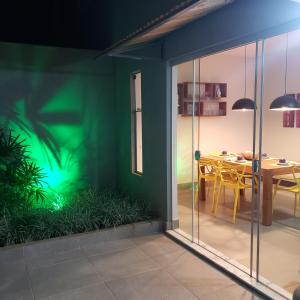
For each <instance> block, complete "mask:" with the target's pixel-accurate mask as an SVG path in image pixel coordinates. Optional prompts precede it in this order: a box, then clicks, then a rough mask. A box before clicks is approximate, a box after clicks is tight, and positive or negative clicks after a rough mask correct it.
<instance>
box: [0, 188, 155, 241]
mask: <svg viewBox="0 0 300 300" xmlns="http://www.w3.org/2000/svg"><path fill="white" fill-rule="evenodd" d="M149 218H150V217H149V214H148V208H147V206H146V205H145V203H144V202H141V201H137V200H136V199H133V198H130V197H128V196H126V195H123V194H121V193H119V192H117V191H114V190H104V191H102V192H99V193H97V192H96V191H94V190H92V189H89V190H86V191H83V192H81V193H79V194H78V195H76V196H74V197H73V198H72V199H70V200H69V201H67V203H66V204H65V206H63V207H62V208H61V209H60V210H55V209H51V208H46V207H42V208H31V207H26V206H25V207H24V206H23V207H21V208H19V209H16V210H14V211H9V210H6V211H5V213H4V214H3V216H2V217H0V246H6V245H11V244H17V243H23V242H28V241H35V240H41V239H49V238H52V237H58V236H64V235H69V234H72V233H81V232H86V231H91V230H97V229H101V228H108V227H114V226H118V225H122V224H128V223H133V222H138V221H143V220H147V219H149Z"/></svg>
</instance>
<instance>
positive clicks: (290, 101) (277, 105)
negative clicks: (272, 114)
mask: <svg viewBox="0 0 300 300" xmlns="http://www.w3.org/2000/svg"><path fill="white" fill-rule="evenodd" d="M270 110H279V111H288V110H300V106H299V103H298V102H297V101H296V99H295V98H294V97H293V96H291V95H284V96H280V97H278V98H276V99H275V100H273V102H272V103H271V105H270Z"/></svg>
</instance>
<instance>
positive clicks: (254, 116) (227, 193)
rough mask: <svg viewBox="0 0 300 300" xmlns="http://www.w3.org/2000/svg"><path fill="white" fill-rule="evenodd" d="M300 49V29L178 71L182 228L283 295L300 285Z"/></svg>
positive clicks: (176, 144)
mask: <svg viewBox="0 0 300 300" xmlns="http://www.w3.org/2000/svg"><path fill="white" fill-rule="evenodd" d="M299 53H300V30H298V31H293V32H289V33H286V34H282V35H279V36H274V37H271V38H268V39H265V40H260V41H257V42H254V43H249V44H247V45H242V46H239V47H236V48H233V49H229V50H225V51H222V52H219V53H215V54H212V55H208V56H205V57H196V58H194V59H193V60H190V61H187V62H185V63H182V64H180V65H177V66H174V67H173V125H174V126H173V129H174V128H175V130H174V131H173V132H175V133H174V135H173V140H174V141H173V147H174V149H173V160H175V162H174V164H173V167H174V168H175V169H176V174H175V175H174V173H173V175H174V178H175V180H174V181H173V184H174V186H175V190H176V193H175V194H176V200H177V202H178V205H177V204H176V205H177V211H178V220H179V225H178V228H177V230H178V232H180V233H181V234H183V235H184V236H186V237H187V238H188V239H190V240H191V241H193V242H194V243H197V244H199V245H200V246H204V247H205V248H206V250H209V251H211V252H213V253H214V254H215V255H217V256H219V257H221V258H223V259H225V260H227V261H228V262H229V263H231V264H233V265H235V266H236V267H237V268H239V269H240V270H242V271H243V272H245V273H247V274H249V275H250V276H252V277H254V278H255V279H256V280H257V281H258V282H260V283H263V284H266V285H268V287H270V288H271V289H274V290H276V292H277V293H279V294H281V295H285V296H286V297H289V296H290V295H291V294H292V293H293V291H294V290H295V288H296V287H297V286H300V151H299V149H300V110H299V108H300V76H299V74H298V73H299V71H298V70H300V55H299ZM281 96H288V97H284V98H282V97H281ZM174 107H175V108H174ZM271 283H272V284H271Z"/></svg>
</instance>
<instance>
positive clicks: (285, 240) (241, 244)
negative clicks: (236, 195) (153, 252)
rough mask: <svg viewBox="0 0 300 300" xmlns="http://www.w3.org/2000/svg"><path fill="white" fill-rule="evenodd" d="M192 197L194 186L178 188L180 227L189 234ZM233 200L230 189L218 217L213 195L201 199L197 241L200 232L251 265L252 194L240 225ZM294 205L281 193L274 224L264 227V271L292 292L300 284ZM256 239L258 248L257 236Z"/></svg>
mask: <svg viewBox="0 0 300 300" xmlns="http://www.w3.org/2000/svg"><path fill="white" fill-rule="evenodd" d="M191 197H192V191H191V189H178V202H179V203H178V204H179V209H178V210H179V228H180V229H181V230H183V231H184V232H186V233H188V234H189V235H191V234H192V209H191V207H192V201H191ZM232 201H233V195H232V192H231V191H229V190H228V191H226V196H225V202H224V199H223V197H222V198H221V201H220V207H219V210H218V212H217V215H216V216H214V215H213V214H212V213H211V205H212V201H211V196H210V197H209V198H208V199H207V201H205V202H204V201H201V202H200V208H199V214H198V211H197V207H198V206H197V203H195V213H194V237H195V240H196V241H197V240H198V233H199V238H200V240H201V241H203V242H205V243H206V244H208V245H210V246H212V247H213V248H214V249H216V250H218V251H221V252H222V253H223V254H225V255H226V256H228V257H229V258H232V259H234V260H236V261H237V262H239V263H241V264H242V265H244V266H246V267H248V268H249V267H250V230H251V228H250V217H251V194H250V192H247V193H246V198H245V199H242V200H241V207H240V210H239V212H238V218H237V222H236V224H232V222H231V217H232V205H233V202H232ZM293 204H294V202H293V198H292V197H289V196H287V195H286V193H279V194H278V201H277V204H276V209H275V211H274V216H273V218H274V219H273V225H272V226H268V227H266V226H261V227H260V228H261V233H260V274H261V275H262V276H264V277H265V278H267V279H269V280H270V281H272V282H274V283H275V284H277V285H279V286H281V287H283V288H284V289H286V290H287V291H289V292H292V291H293V290H294V289H295V287H296V286H298V285H300V207H299V208H298V211H297V217H294V216H293ZM198 226H199V227H198ZM198 228H199V231H198ZM254 229H255V231H256V228H254ZM254 242H255V245H254V246H255V247H256V235H255V237H254ZM254 263H256V257H254Z"/></svg>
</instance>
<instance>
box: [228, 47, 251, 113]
mask: <svg viewBox="0 0 300 300" xmlns="http://www.w3.org/2000/svg"><path fill="white" fill-rule="evenodd" d="M244 84H245V85H244V98H241V99H238V100H237V101H235V102H234V103H233V105H232V110H240V111H248V110H254V109H255V103H254V101H253V100H252V99H250V98H247V97H246V94H247V46H246V45H245V83H244Z"/></svg>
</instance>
